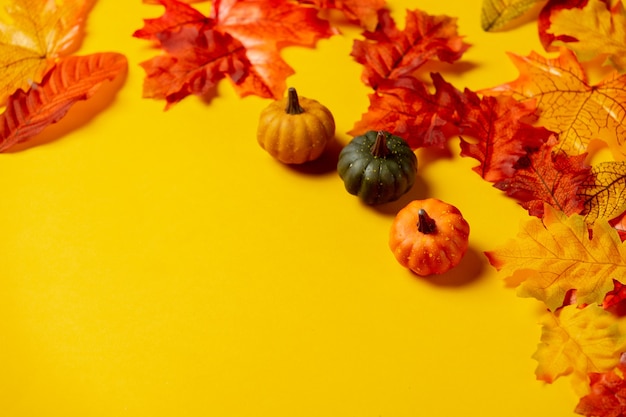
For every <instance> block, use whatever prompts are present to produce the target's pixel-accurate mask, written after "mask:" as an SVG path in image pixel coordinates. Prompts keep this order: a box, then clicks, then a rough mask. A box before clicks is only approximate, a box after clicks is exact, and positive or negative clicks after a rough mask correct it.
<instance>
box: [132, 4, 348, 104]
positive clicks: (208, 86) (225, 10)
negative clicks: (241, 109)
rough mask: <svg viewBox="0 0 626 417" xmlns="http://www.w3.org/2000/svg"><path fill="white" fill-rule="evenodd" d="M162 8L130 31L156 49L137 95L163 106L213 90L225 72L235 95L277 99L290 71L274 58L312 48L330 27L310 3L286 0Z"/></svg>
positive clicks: (281, 60)
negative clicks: (204, 8)
mask: <svg viewBox="0 0 626 417" xmlns="http://www.w3.org/2000/svg"><path fill="white" fill-rule="evenodd" d="M159 4H161V5H162V6H164V8H165V12H164V14H163V15H162V16H161V17H159V18H155V19H145V20H144V26H143V28H141V29H139V30H137V31H135V33H134V34H133V36H135V37H137V38H142V39H147V40H152V41H154V42H156V44H157V46H159V47H160V48H161V49H162V50H163V54H161V55H158V56H155V57H153V58H152V59H150V60H148V61H145V62H143V63H142V64H141V65H142V67H143V68H144V70H145V71H146V78H145V82H144V97H150V98H156V99H165V100H166V102H167V105H166V108H168V107H169V106H171V105H172V104H174V103H176V102H179V101H180V100H182V99H183V98H184V97H187V96H189V95H191V94H196V95H206V94H207V93H209V92H212V91H213V90H214V88H215V86H216V85H217V83H218V82H219V81H220V80H221V79H223V78H229V79H230V80H231V81H232V83H233V86H234V88H235V91H236V92H237V93H238V94H239V95H240V96H242V97H243V96H246V95H257V96H260V97H267V98H280V97H282V96H283V93H284V90H285V88H286V84H285V79H286V78H287V77H288V76H289V75H291V74H293V72H294V71H293V69H292V68H291V67H290V66H289V65H288V64H287V63H286V62H285V61H284V60H283V59H282V58H281V56H280V50H281V49H282V48H283V47H285V46H288V45H298V46H307V47H312V46H314V45H315V43H316V42H317V41H318V40H319V39H322V38H328V37H330V36H332V35H334V34H335V33H337V32H336V31H335V30H333V29H332V28H331V27H330V25H329V23H328V22H327V21H324V20H322V19H321V18H319V17H318V16H317V10H316V9H315V8H313V7H308V6H304V5H299V4H297V3H292V2H289V1H286V0H267V1H263V2H259V1H255V0H222V1H220V0H216V1H214V2H213V7H212V9H211V13H210V15H209V16H204V15H203V14H202V13H200V12H199V11H197V10H196V9H194V8H193V7H192V6H190V5H188V4H185V3H183V2H181V1H178V0H160V1H159Z"/></svg>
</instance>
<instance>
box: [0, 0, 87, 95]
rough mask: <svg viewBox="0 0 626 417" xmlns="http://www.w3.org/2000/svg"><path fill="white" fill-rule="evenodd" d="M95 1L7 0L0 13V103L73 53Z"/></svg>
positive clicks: (36, 81)
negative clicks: (0, 75)
mask: <svg viewBox="0 0 626 417" xmlns="http://www.w3.org/2000/svg"><path fill="white" fill-rule="evenodd" d="M94 1H95V0H62V1H56V0H9V1H6V2H4V3H3V4H4V10H3V12H4V14H0V71H2V77H1V78H0V103H4V102H5V101H6V99H7V97H8V96H9V95H10V94H12V93H13V92H14V91H16V90H18V89H27V88H28V87H29V86H30V84H31V83H38V82H39V81H41V79H42V77H43V75H44V73H45V72H46V71H47V70H48V69H49V68H50V66H51V65H53V64H54V59H56V58H59V57H63V56H67V55H69V54H71V53H73V52H74V51H75V50H76V49H77V48H78V46H79V44H80V41H81V40H82V35H83V30H84V25H85V18H86V15H87V13H88V11H89V9H90V8H91V6H92V5H93V4H92V3H93V2H94Z"/></svg>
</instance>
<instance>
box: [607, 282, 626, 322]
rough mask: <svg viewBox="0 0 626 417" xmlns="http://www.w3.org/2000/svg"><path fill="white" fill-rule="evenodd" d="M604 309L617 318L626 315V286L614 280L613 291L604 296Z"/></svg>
mask: <svg viewBox="0 0 626 417" xmlns="http://www.w3.org/2000/svg"><path fill="white" fill-rule="evenodd" d="M602 307H603V308H604V309H605V310H607V311H610V312H611V313H613V314H615V315H616V316H624V315H626V285H624V284H622V283H621V282H619V281H617V280H615V279H614V280H613V290H611V291H609V292H608V293H607V294H606V295H605V296H604V300H603V301H602Z"/></svg>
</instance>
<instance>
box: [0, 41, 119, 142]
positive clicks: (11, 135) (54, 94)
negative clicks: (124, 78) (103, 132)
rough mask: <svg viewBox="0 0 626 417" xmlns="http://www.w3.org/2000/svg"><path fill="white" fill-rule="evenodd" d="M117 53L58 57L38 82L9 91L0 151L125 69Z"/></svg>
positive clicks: (58, 116) (24, 138)
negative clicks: (59, 58) (26, 87)
mask: <svg viewBox="0 0 626 417" xmlns="http://www.w3.org/2000/svg"><path fill="white" fill-rule="evenodd" d="M127 65H128V64H127V60H126V57H124V55H121V54H119V53H114V52H109V53H98V54H92V55H86V56H69V57H66V58H63V59H62V60H60V61H59V62H58V63H57V64H56V65H55V66H54V67H53V68H52V69H51V70H50V71H48V73H47V74H46V75H45V76H44V78H43V80H42V81H41V83H39V84H35V85H34V86H33V87H32V88H30V89H29V90H27V91H26V92H24V91H23V90H21V89H20V90H17V91H16V92H15V93H14V94H12V95H11V96H10V97H9V99H8V101H7V105H6V109H5V111H4V112H3V113H2V114H0V152H4V151H6V150H7V149H9V148H11V147H12V146H14V145H15V144H17V143H22V142H25V141H27V140H29V139H31V138H32V137H33V136H35V135H36V134H37V133H39V132H41V131H42V130H43V129H44V128H45V127H47V126H48V125H50V124H52V123H56V122H57V121H59V120H60V119H61V118H62V117H63V116H65V114H66V113H67V111H68V110H69V109H70V107H71V106H72V105H73V104H74V103H75V102H77V101H79V100H86V99H88V98H89V97H91V96H92V95H93V94H94V93H95V92H96V91H97V90H98V88H99V87H100V85H101V84H102V83H103V82H105V81H107V80H113V79H114V78H115V77H117V76H118V74H120V73H122V72H124V71H125V70H126V68H127Z"/></svg>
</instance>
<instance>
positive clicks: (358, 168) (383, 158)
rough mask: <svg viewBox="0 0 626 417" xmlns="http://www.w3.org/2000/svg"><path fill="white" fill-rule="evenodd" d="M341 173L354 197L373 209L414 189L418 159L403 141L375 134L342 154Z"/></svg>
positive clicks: (350, 145) (357, 139) (358, 140)
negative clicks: (373, 206)
mask: <svg viewBox="0 0 626 417" xmlns="http://www.w3.org/2000/svg"><path fill="white" fill-rule="evenodd" d="M337 172H338V173H339V176H340V177H341V179H342V180H343V182H344V185H345V187H346V190H347V191H348V192H349V193H350V194H354V195H356V196H358V197H359V198H360V199H361V200H363V201H364V202H365V203H367V204H370V205H376V204H383V203H388V202H390V201H394V200H397V199H398V198H400V197H401V196H402V195H404V194H405V193H406V192H407V191H409V189H410V188H411V187H412V186H413V183H414V182H415V177H416V176H417V157H416V156H415V153H414V152H413V149H411V147H410V146H409V145H408V144H407V143H406V142H405V141H404V139H402V138H401V137H399V136H394V135H392V134H391V133H389V132H385V131H382V130H380V131H374V130H371V131H369V132H367V133H365V134H364V135H361V136H357V137H355V138H354V139H352V140H351V141H350V143H348V144H347V145H346V146H345V147H344V148H343V149H342V150H341V153H340V154H339V161H338V163H337Z"/></svg>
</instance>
